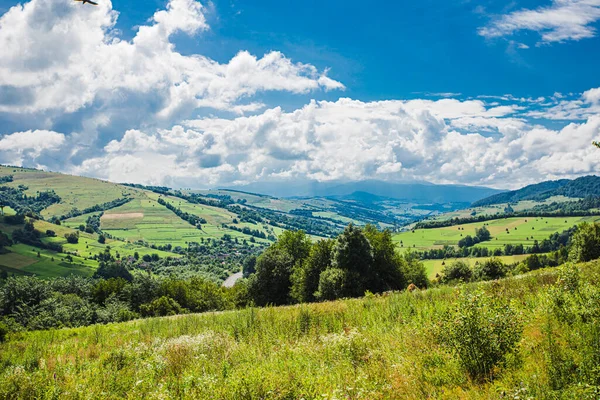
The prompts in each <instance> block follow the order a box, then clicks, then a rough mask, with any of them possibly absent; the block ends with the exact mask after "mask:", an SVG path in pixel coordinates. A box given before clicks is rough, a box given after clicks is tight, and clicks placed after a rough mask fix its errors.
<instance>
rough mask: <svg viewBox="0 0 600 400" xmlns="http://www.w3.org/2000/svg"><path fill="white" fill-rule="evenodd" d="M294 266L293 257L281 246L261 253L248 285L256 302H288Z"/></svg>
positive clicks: (258, 303)
mask: <svg viewBox="0 0 600 400" xmlns="http://www.w3.org/2000/svg"><path fill="white" fill-rule="evenodd" d="M293 266H294V259H293V257H292V256H290V255H289V254H288V253H287V252H286V251H284V250H282V249H281V248H279V247H276V246H271V247H269V248H268V249H267V250H266V251H265V252H264V253H263V254H261V255H260V257H258V258H257V260H256V273H255V274H254V275H252V276H251V277H250V281H249V287H248V290H249V292H250V296H251V297H252V299H253V300H254V302H255V303H256V304H257V305H259V306H266V305H267V304H274V305H281V304H287V303H288V302H289V293H290V286H291V283H290V276H291V274H292V268H293Z"/></svg>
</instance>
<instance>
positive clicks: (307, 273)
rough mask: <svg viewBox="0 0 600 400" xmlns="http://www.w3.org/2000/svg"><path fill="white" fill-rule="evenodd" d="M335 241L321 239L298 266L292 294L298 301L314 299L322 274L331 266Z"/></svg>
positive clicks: (293, 275) (293, 280)
mask: <svg viewBox="0 0 600 400" xmlns="http://www.w3.org/2000/svg"><path fill="white" fill-rule="evenodd" d="M334 243H335V242H334V241H333V240H331V239H321V240H319V241H317V242H316V243H315V244H313V246H312V247H311V249H310V253H309V255H308V257H307V258H306V259H305V260H304V262H303V263H302V264H301V265H299V266H296V268H295V270H294V272H293V274H292V277H291V280H292V293H291V296H292V297H293V298H294V299H295V300H296V301H298V302H300V303H303V302H310V301H314V300H315V299H316V298H315V292H316V291H317V290H318V289H319V280H320V275H321V273H322V272H323V271H325V270H326V269H327V268H329V267H330V266H331V255H332V252H333V245H334Z"/></svg>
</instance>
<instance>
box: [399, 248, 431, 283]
mask: <svg viewBox="0 0 600 400" xmlns="http://www.w3.org/2000/svg"><path fill="white" fill-rule="evenodd" d="M404 260H405V262H404V263H403V264H402V266H401V270H402V274H403V275H404V278H405V279H406V284H407V285H410V284H411V283H412V284H414V285H415V286H417V287H418V288H420V289H423V288H426V287H428V286H429V279H428V278H427V271H426V270H425V265H424V264H423V263H422V262H421V261H420V260H419V258H418V255H417V254H416V253H413V252H410V251H408V252H406V253H405V254H404Z"/></svg>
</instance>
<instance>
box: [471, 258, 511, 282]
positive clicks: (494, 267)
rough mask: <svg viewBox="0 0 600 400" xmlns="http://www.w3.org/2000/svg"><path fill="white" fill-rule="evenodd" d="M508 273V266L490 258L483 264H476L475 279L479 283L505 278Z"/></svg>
mask: <svg viewBox="0 0 600 400" xmlns="http://www.w3.org/2000/svg"><path fill="white" fill-rule="evenodd" d="M506 273H507V268H506V265H504V263H503V262H502V261H500V260H499V259H497V258H490V259H489V260H486V261H484V262H483V263H476V264H475V268H474V269H473V277H474V278H475V280H478V281H490V280H494V279H500V278H504V277H505V276H506Z"/></svg>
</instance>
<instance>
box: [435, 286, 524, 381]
mask: <svg viewBox="0 0 600 400" xmlns="http://www.w3.org/2000/svg"><path fill="white" fill-rule="evenodd" d="M522 331H523V328H522V323H521V318H520V315H519V314H518V313H517V312H516V311H515V310H514V309H513V308H512V307H511V306H510V305H509V304H508V303H504V302H502V301H500V300H499V299H497V298H492V297H489V296H487V295H485V294H484V293H483V292H477V293H470V294H463V295H462V296H461V297H460V300H459V302H458V304H457V305H456V306H455V308H454V309H453V310H451V311H450V312H449V313H448V314H446V316H445V317H444V318H443V320H442V322H441V324H440V330H439V331H438V338H439V340H440V342H441V343H442V344H444V345H446V346H448V347H449V348H450V349H451V351H452V352H453V353H454V354H456V355H457V356H458V359H459V362H460V364H461V365H462V367H463V368H464V369H465V370H466V371H467V373H468V374H469V376H470V377H471V378H472V379H474V380H477V381H482V380H485V379H491V378H492V377H493V376H492V375H493V370H494V368H496V367H497V366H500V365H501V364H503V363H504V361H505V359H506V356H507V355H508V354H510V353H512V352H515V351H516V350H517V344H518V343H519V340H520V339H521V335H522Z"/></svg>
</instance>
